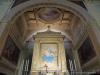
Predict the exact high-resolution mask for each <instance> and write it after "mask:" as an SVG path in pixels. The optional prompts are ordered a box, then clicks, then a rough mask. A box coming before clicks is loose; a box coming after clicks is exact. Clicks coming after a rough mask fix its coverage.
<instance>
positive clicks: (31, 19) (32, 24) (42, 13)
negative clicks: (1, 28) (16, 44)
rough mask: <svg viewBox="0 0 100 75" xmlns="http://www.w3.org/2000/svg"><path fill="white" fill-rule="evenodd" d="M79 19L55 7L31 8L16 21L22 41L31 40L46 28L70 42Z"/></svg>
mask: <svg viewBox="0 0 100 75" xmlns="http://www.w3.org/2000/svg"><path fill="white" fill-rule="evenodd" d="M78 21H80V19H79V18H78V17H77V16H75V15H74V14H73V13H72V12H69V11H65V10H63V9H59V8H56V7H41V8H31V9H29V10H28V11H26V12H25V13H24V14H23V15H21V16H20V17H19V18H18V19H17V20H16V25H17V26H18V27H19V30H20V32H21V35H22V36H23V37H24V39H25V40H26V39H29V38H31V37H32V36H33V35H34V34H35V33H37V32H39V31H46V30H47V27H48V26H50V29H51V30H53V31H56V32H61V33H62V34H64V35H65V36H66V38H67V39H68V40H70V41H71V40H72V33H71V31H72V28H73V25H76V24H77V23H78Z"/></svg>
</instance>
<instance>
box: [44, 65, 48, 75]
mask: <svg viewBox="0 0 100 75" xmlns="http://www.w3.org/2000/svg"><path fill="white" fill-rule="evenodd" d="M44 67H46V73H48V70H47V68H48V66H47V65H46V64H45V65H44Z"/></svg>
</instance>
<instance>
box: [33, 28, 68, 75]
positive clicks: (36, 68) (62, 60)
mask: <svg viewBox="0 0 100 75" xmlns="http://www.w3.org/2000/svg"><path fill="white" fill-rule="evenodd" d="M65 74H67V75H68V74H69V73H68V69H67V63H66V57H65V49H64V36H63V35H62V34H61V33H60V32H53V31H51V30H47V31H46V32H38V33H37V34H36V35H35V36H34V48H33V57H32V67H31V75H65Z"/></svg>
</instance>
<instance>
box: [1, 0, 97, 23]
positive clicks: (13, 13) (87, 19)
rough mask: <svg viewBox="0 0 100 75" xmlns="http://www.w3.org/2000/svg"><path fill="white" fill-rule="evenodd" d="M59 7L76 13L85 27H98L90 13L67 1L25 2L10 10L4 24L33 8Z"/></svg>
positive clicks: (30, 0)
mask: <svg viewBox="0 0 100 75" xmlns="http://www.w3.org/2000/svg"><path fill="white" fill-rule="evenodd" d="M47 6H48V7H58V8H62V9H65V10H67V11H70V12H72V13H74V14H75V15H76V16H78V17H79V18H80V19H81V20H82V21H83V23H85V25H97V23H96V22H95V20H94V19H93V18H92V17H91V15H89V13H88V12H87V11H86V10H85V9H84V8H82V7H81V6H79V5H77V4H75V3H72V2H69V1H66V0H49V1H48V0H43V1H42V0H29V1H26V2H23V3H21V4H19V5H17V6H16V7H14V8H12V9H10V10H9V11H8V12H7V14H6V15H5V16H4V18H3V19H2V22H6V23H11V22H14V21H15V20H16V18H18V17H19V16H20V15H21V14H23V13H24V12H25V11H27V10H28V9H29V8H32V7H34V8H35V7H47Z"/></svg>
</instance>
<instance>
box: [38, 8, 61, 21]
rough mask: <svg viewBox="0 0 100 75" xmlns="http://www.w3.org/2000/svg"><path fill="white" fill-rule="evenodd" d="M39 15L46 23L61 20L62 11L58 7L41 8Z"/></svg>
mask: <svg viewBox="0 0 100 75" xmlns="http://www.w3.org/2000/svg"><path fill="white" fill-rule="evenodd" d="M37 16H38V18H39V20H40V21H42V22H45V23H54V22H56V21H58V20H60V18H61V16H62V13H61V12H60V10H58V9H57V8H41V9H40V10H39V11H38V13H37Z"/></svg>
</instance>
